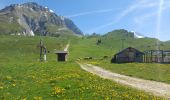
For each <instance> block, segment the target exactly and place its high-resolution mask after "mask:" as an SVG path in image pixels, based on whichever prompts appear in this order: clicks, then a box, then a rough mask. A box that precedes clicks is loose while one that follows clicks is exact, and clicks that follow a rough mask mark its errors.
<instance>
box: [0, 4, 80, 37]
mask: <svg viewBox="0 0 170 100" xmlns="http://www.w3.org/2000/svg"><path fill="white" fill-rule="evenodd" d="M4 17H6V18H5V20H6V21H5V22H6V24H8V23H9V22H8V19H11V18H12V19H13V21H12V24H15V25H18V26H17V27H18V29H15V30H12V29H10V28H9V27H7V30H11V31H8V33H9V34H18V33H20V34H23V35H31V36H34V35H35V34H42V35H55V34H58V33H71V34H77V35H82V34H83V33H82V32H81V31H80V29H79V28H78V27H77V26H76V25H75V24H74V22H73V21H71V20H70V19H68V18H65V17H63V16H58V15H57V14H55V13H54V11H53V10H51V9H49V8H48V7H43V6H41V5H38V4H37V3H35V2H28V3H24V4H12V5H10V6H8V7H5V8H4V9H2V10H0V22H1V18H4ZM0 29H1V27H0ZM4 31H5V30H4ZM14 31H15V33H14ZM16 32H17V33H16Z"/></svg>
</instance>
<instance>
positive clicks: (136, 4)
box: [89, 0, 145, 32]
mask: <svg viewBox="0 0 170 100" xmlns="http://www.w3.org/2000/svg"><path fill="white" fill-rule="evenodd" d="M143 1H145V0H141V1H140V2H134V3H133V4H132V5H129V6H128V8H127V9H125V10H123V11H122V12H121V13H120V14H118V15H117V17H116V18H115V19H113V20H112V21H110V22H109V23H107V24H104V25H101V26H99V27H96V28H93V29H91V30H90V31H89V32H94V31H97V30H101V29H103V28H106V27H108V26H111V25H113V24H115V23H117V22H119V21H120V20H121V19H122V18H123V17H125V16H126V15H128V14H130V13H131V12H133V11H135V10H136V9H137V8H138V7H139V6H140V4H141V3H143Z"/></svg>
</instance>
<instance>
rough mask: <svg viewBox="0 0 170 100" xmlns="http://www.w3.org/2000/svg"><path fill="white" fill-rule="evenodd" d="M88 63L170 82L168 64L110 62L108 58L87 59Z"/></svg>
mask: <svg viewBox="0 0 170 100" xmlns="http://www.w3.org/2000/svg"><path fill="white" fill-rule="evenodd" d="M88 63H92V64H95V65H98V66H101V67H103V68H105V69H108V70H111V71H113V72H115V73H120V74H124V75H128V76H132V77H138V78H142V79H147V80H154V81H159V82H165V83H170V65H169V64H148V63H127V64H112V63H110V61H108V60H94V61H88Z"/></svg>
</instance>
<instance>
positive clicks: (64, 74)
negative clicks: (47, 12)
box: [0, 36, 159, 100]
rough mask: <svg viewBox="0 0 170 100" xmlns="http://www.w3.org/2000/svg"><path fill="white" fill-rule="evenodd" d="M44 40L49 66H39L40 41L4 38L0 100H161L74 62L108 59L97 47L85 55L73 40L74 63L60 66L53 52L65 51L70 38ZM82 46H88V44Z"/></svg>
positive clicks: (0, 43)
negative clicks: (77, 60)
mask: <svg viewBox="0 0 170 100" xmlns="http://www.w3.org/2000/svg"><path fill="white" fill-rule="evenodd" d="M43 40H44V41H45V44H46V46H47V48H48V49H49V50H50V51H51V53H50V54H48V56H47V57H48V58H47V59H48V61H49V62H47V63H39V62H38V57H39V53H38V51H39V49H38V48H37V44H38V43H39V37H18V36H1V37H0V51H1V52H0V68H1V69H0V99H8V100H13V99H24V98H27V99H36V100H38V99H41V98H43V99H45V100H46V99H56V98H66V99H68V98H70V99H73V98H76V99H80V98H84V99H92V98H93V99H94V98H95V99H106V98H112V99H118V100H119V99H120V100H123V99H139V98H140V99H145V100H147V99H148V100H151V99H159V98H157V97H154V96H150V95H148V94H146V93H143V92H141V91H138V90H135V89H132V88H129V87H125V86H121V85H118V84H116V83H114V82H111V81H109V80H104V79H101V78H98V77H97V76H94V75H92V74H89V73H86V72H84V71H83V70H81V69H80V67H79V66H78V65H77V64H76V63H75V62H74V59H76V58H77V57H79V56H81V55H82V57H83V56H89V54H90V55H94V57H97V56H98V55H99V54H101V53H102V54H103V55H105V53H104V52H103V50H104V48H100V49H98V48H96V46H95V45H93V46H92V48H91V49H90V50H89V51H88V53H87V52H84V51H86V50H88V49H87V48H84V49H83V50H82V52H84V53H82V52H80V51H79V52H77V50H80V49H81V48H80V46H82V45H83V44H82V45H80V44H79V42H78V39H77V38H72V39H71V43H75V45H73V46H72V47H71V53H70V59H71V60H70V61H69V62H67V63H59V62H56V61H55V60H56V55H55V54H53V50H54V49H63V47H64V45H65V44H66V43H67V41H68V38H52V37H46V38H43ZM90 41H91V42H90ZM93 41H94V40H88V42H89V43H90V44H87V45H91V44H92V43H93ZM81 43H84V44H85V43H86V40H82V41H81ZM76 46H77V49H75V47H76ZM85 47H87V46H85ZM95 50H97V52H96V51H95ZM98 52H99V53H98Z"/></svg>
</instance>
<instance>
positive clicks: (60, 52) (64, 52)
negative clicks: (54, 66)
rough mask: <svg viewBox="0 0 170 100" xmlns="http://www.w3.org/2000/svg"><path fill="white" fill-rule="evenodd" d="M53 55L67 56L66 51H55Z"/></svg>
mask: <svg viewBox="0 0 170 100" xmlns="http://www.w3.org/2000/svg"><path fill="white" fill-rule="evenodd" d="M54 53H55V54H67V53H68V51H55V52H54Z"/></svg>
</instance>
